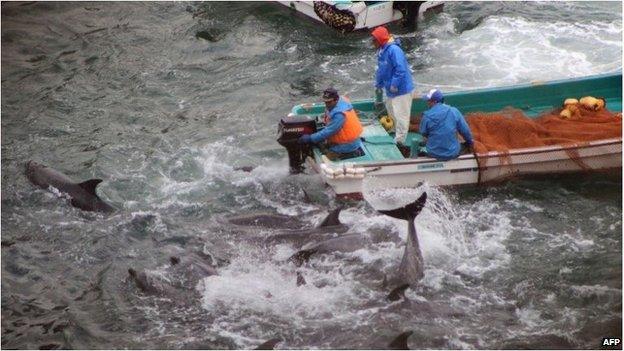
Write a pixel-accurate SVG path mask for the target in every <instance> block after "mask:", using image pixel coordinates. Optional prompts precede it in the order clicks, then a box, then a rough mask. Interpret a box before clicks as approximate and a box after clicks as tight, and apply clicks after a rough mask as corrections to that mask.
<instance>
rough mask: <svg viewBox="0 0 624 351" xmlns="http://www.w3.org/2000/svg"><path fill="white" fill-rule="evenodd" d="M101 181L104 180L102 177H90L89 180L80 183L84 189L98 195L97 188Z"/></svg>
mask: <svg viewBox="0 0 624 351" xmlns="http://www.w3.org/2000/svg"><path fill="white" fill-rule="evenodd" d="M101 182H102V179H89V180H87V181H84V182H82V183H80V184H78V185H79V186H80V187H81V188H83V189H84V190H86V191H87V192H88V193H89V194H92V195H95V196H97V193H96V192H95V188H96V187H97V186H98V184H100V183H101Z"/></svg>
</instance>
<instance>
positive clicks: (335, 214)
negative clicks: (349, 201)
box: [317, 206, 342, 228]
mask: <svg viewBox="0 0 624 351" xmlns="http://www.w3.org/2000/svg"><path fill="white" fill-rule="evenodd" d="M340 211H342V206H340V207H338V208H337V209H335V210H333V211H331V212H330V213H329V214H328V215H327V217H325V219H324V220H323V222H321V224H319V226H318V227H317V228H323V227H331V226H335V225H341V224H342V223H340V219H339V217H340Z"/></svg>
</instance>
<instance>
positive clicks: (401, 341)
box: [388, 331, 413, 350]
mask: <svg viewBox="0 0 624 351" xmlns="http://www.w3.org/2000/svg"><path fill="white" fill-rule="evenodd" d="M412 333H413V331H406V332H404V333H401V334H399V336H397V337H396V338H395V339H394V340H393V341H392V342H391V343H390V344H389V345H388V348H389V349H391V350H409V347H407V338H409V337H410V335H412Z"/></svg>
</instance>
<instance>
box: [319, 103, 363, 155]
mask: <svg viewBox="0 0 624 351" xmlns="http://www.w3.org/2000/svg"><path fill="white" fill-rule="evenodd" d="M336 113H342V114H344V116H345V122H344V124H343V125H342V128H341V129H340V130H339V131H338V133H336V134H334V135H332V136H331V137H329V138H328V139H327V140H328V141H329V143H330V144H348V143H352V142H354V141H355V140H357V138H359V137H360V135H361V134H362V131H363V130H364V129H363V128H362V124H361V123H360V119H359V118H358V116H357V113H355V110H354V109H353V106H352V105H351V104H350V103H348V102H347V101H345V99H342V98H341V99H340V100H339V101H338V104H337V105H336V106H335V107H334V108H333V109H332V110H331V111H329V112H325V120H324V122H325V124H326V125H327V124H329V122H330V121H331V118H332V117H333V116H334V115H335V114H336Z"/></svg>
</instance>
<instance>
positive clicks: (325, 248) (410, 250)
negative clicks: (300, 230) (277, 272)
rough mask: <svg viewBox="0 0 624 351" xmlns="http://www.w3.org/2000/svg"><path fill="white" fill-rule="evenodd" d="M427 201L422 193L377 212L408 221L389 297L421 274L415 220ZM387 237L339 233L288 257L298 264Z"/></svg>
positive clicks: (398, 295) (386, 237) (425, 195)
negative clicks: (409, 200) (402, 205)
mask: <svg viewBox="0 0 624 351" xmlns="http://www.w3.org/2000/svg"><path fill="white" fill-rule="evenodd" d="M426 201H427V193H423V194H422V195H421V196H420V197H419V198H418V199H417V200H416V201H414V202H412V203H410V204H408V205H406V206H404V207H400V208H396V209H393V210H386V211H378V212H380V213H383V214H385V215H388V216H390V217H394V218H399V219H403V220H406V221H407V228H408V233H407V242H406V244H405V251H404V253H403V258H402V259H401V265H400V266H399V274H398V282H396V283H397V284H398V285H399V286H398V287H397V288H396V289H394V290H393V292H392V293H391V295H390V296H389V297H388V298H389V299H391V300H394V299H398V298H400V295H401V294H402V292H403V291H405V289H407V287H408V285H411V286H413V285H415V284H416V283H417V282H418V281H419V280H420V279H422V277H423V276H424V264H423V257H422V253H421V251H420V245H419V244H418V235H417V234H416V227H415V226H414V220H415V219H416V216H418V214H419V213H420V211H421V210H422V209H423V207H424V206H425V203H426ZM388 240H392V236H390V235H389V234H388V233H377V234H373V235H370V236H369V235H362V234H347V235H342V236H339V237H335V238H331V239H328V240H324V241H321V242H319V243H317V244H314V245H311V246H307V247H305V246H304V247H303V248H302V250H300V251H298V252H297V253H295V254H294V255H292V256H291V257H290V260H291V261H293V262H295V264H297V265H301V264H302V263H303V262H304V261H306V260H308V259H309V258H310V256H312V255H314V254H317V253H329V252H352V251H355V250H358V249H361V248H363V247H365V246H366V245H369V244H371V243H378V242H381V241H388ZM395 295H396V297H395Z"/></svg>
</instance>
